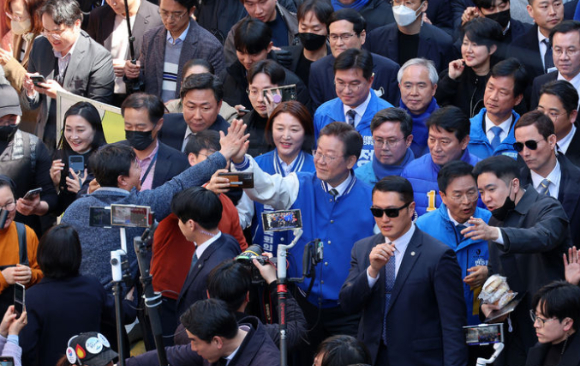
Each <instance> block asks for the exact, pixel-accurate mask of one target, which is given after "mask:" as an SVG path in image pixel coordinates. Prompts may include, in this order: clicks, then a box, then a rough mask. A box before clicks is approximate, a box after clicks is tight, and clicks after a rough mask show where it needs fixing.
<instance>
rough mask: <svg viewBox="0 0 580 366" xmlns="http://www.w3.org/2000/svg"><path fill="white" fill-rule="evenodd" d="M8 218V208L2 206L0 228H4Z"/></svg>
mask: <svg viewBox="0 0 580 366" xmlns="http://www.w3.org/2000/svg"><path fill="white" fill-rule="evenodd" d="M6 218H8V210H4V209H1V208H0V229H3V228H4V225H5V224H6Z"/></svg>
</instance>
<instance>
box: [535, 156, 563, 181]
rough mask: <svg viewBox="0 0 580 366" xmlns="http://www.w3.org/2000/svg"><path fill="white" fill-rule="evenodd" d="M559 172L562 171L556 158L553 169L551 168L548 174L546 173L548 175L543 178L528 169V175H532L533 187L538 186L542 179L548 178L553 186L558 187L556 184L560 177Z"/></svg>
mask: <svg viewBox="0 0 580 366" xmlns="http://www.w3.org/2000/svg"><path fill="white" fill-rule="evenodd" d="M561 173H562V171H561V169H560V162H558V160H556V165H555V166H554V169H552V171H551V172H550V174H548V176H547V177H545V178H544V177H542V176H541V175H539V174H538V173H536V172H534V171H533V170H530V176H531V177H532V184H533V186H534V188H538V187H539V186H540V183H542V181H543V180H544V179H547V180H549V181H550V183H552V184H553V185H554V187H558V185H559V184H560V179H561V177H562V174H561Z"/></svg>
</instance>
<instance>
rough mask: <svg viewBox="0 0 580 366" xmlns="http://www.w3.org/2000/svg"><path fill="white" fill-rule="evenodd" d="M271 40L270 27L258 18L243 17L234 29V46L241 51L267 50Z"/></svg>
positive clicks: (255, 51) (257, 51)
mask: <svg viewBox="0 0 580 366" xmlns="http://www.w3.org/2000/svg"><path fill="white" fill-rule="evenodd" d="M271 41H272V29H271V28H270V27H268V26H267V25H266V23H264V22H262V21H261V20H258V19H252V18H250V17H247V18H244V19H242V20H241V21H240V23H239V24H238V26H237V27H236V29H235V30H234V46H235V48H236V51H239V52H242V53H248V54H250V55H255V54H258V53H260V52H262V51H265V50H267V49H268V46H269V45H270V42H271Z"/></svg>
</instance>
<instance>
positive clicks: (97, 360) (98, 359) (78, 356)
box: [66, 332, 118, 366]
mask: <svg viewBox="0 0 580 366" xmlns="http://www.w3.org/2000/svg"><path fill="white" fill-rule="evenodd" d="M117 356H118V355H117V352H115V351H113V350H112V349H111V345H110V343H109V341H108V340H107V338H105V336H104V335H102V334H101V333H97V332H87V333H81V334H79V335H77V336H74V337H72V338H71V339H69V341H68V348H67V349H66V357H67V359H68V361H69V362H70V363H71V364H73V365H74V364H77V365H87V366H105V365H107V364H108V363H109V362H111V361H113V359H115V358H116V357H117Z"/></svg>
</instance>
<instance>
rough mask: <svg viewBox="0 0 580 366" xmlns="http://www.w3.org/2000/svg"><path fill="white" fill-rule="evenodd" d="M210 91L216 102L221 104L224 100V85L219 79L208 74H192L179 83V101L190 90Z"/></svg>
mask: <svg viewBox="0 0 580 366" xmlns="http://www.w3.org/2000/svg"><path fill="white" fill-rule="evenodd" d="M206 89H211V91H213V95H214V97H215V100H216V102H218V103H219V102H221V101H222V99H224V84H223V83H222V81H221V80H220V78H219V77H217V76H215V75H213V74H210V73H203V74H193V75H189V76H188V77H186V78H185V80H183V82H182V83H181V91H180V93H179V96H180V97H181V99H183V97H185V95H186V94H187V93H189V92H190V91H192V90H206Z"/></svg>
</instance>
